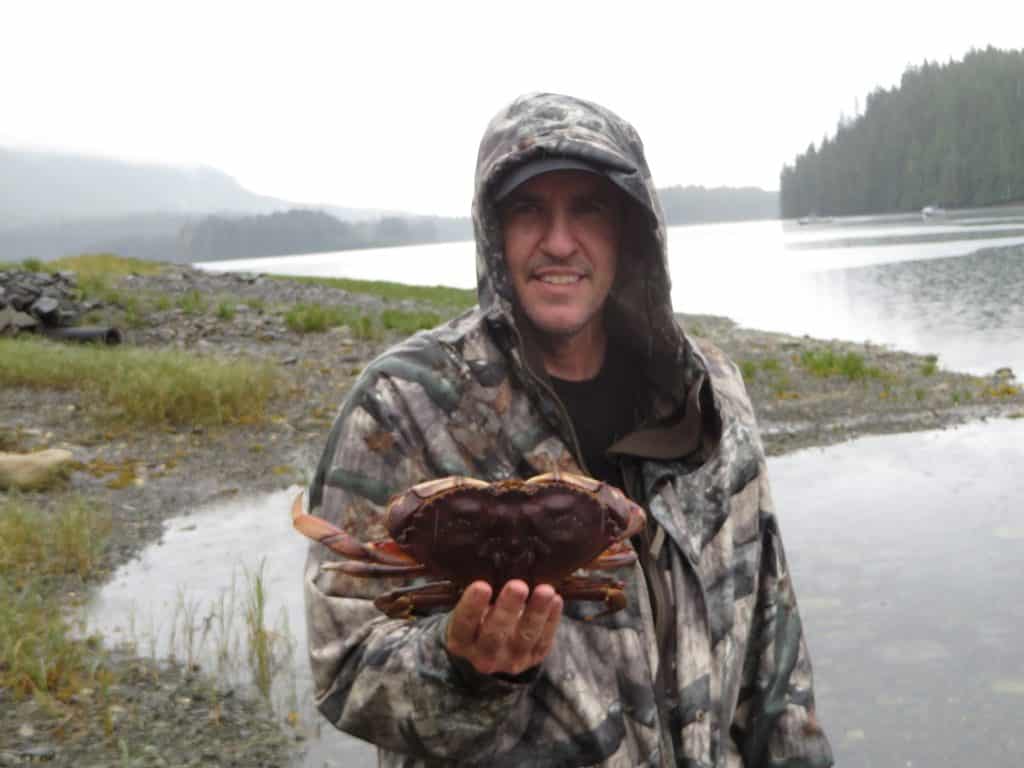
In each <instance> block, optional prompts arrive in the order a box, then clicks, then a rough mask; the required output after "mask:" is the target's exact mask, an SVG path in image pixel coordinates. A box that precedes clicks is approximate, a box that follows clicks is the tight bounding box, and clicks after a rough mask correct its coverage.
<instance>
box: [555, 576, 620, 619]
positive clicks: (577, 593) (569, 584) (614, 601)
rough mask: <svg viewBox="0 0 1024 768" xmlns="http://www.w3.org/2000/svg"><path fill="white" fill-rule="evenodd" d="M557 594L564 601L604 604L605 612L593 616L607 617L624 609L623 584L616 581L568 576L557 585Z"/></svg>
mask: <svg viewBox="0 0 1024 768" xmlns="http://www.w3.org/2000/svg"><path fill="white" fill-rule="evenodd" d="M558 593H559V594H560V595H561V596H562V598H563V599H564V600H593V601H599V602H602V603H604V605H605V610H604V611H602V612H601V613H599V614H597V616H593V617H592V618H595V619H596V618H598V617H600V616H607V615H608V614H610V613H615V612H616V611H621V610H622V609H623V608H625V607H626V593H625V592H624V591H623V584H622V582H621V581H617V580H616V579H591V578H586V577H582V576H570V577H569V578H567V579H566V580H565V581H563V582H562V583H561V584H559V585H558Z"/></svg>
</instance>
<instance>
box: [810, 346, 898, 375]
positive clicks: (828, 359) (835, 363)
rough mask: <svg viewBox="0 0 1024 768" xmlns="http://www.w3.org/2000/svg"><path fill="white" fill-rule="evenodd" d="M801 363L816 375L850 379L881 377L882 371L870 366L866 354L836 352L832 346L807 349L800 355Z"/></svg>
mask: <svg viewBox="0 0 1024 768" xmlns="http://www.w3.org/2000/svg"><path fill="white" fill-rule="evenodd" d="M800 365H801V366H802V367H803V368H804V369H805V370H806V371H808V372H809V373H811V374H812V375H814V376H821V377H823V378H824V377H829V376H845V377H846V378H847V379H849V380H850V381H857V380H861V379H867V378H881V377H882V371H881V370H880V369H879V368H875V367H874V366H869V365H867V363H866V362H865V361H864V356H863V355H859V354H857V353H856V352H847V353H846V354H844V355H843V354H836V352H835V351H834V350H833V349H832V348H831V347H829V348H827V349H817V350H806V351H805V352H803V353H801V355H800Z"/></svg>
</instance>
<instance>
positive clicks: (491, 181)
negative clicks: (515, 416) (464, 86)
mask: <svg viewBox="0 0 1024 768" xmlns="http://www.w3.org/2000/svg"><path fill="white" fill-rule="evenodd" d="M547 157H564V158H569V159H573V160H578V161H580V162H582V163H585V164H587V165H589V166H596V167H599V168H601V169H602V170H603V172H604V174H605V176H607V177H608V179H610V180H611V181H612V182H613V183H615V184H616V185H617V186H618V187H619V188H620V189H621V190H623V191H624V192H625V193H626V197H627V200H628V201H629V203H630V206H629V207H630V212H629V215H628V216H627V222H628V223H627V231H626V236H625V237H624V246H623V251H622V252H621V253H620V254H619V266H618V270H617V276H616V283H615V285H614V286H613V288H612V292H611V294H610V295H609V298H608V303H607V305H606V321H607V324H608V331H609V335H610V337H612V338H614V339H616V341H617V343H625V344H626V345H627V346H628V347H629V348H630V350H631V352H632V353H633V356H634V357H635V358H637V359H639V360H642V363H643V376H644V378H645V379H646V381H645V382H643V383H644V384H646V386H647V387H648V388H649V390H650V391H651V393H652V395H653V402H652V411H651V413H648V414H644V417H643V418H644V421H647V422H650V421H653V422H664V420H666V419H669V420H671V419H673V418H676V419H678V418H680V417H681V415H682V414H683V412H684V410H685V411H689V413H688V415H689V416H690V418H691V419H692V418H693V417H694V415H695V413H694V412H695V411H699V404H698V402H697V400H696V398H697V397H698V395H699V389H700V386H701V383H702V382H703V381H704V372H705V365H704V363H703V360H702V359H701V358H700V355H699V353H698V352H697V351H696V348H695V346H694V345H693V344H691V343H690V341H689V340H688V339H687V337H686V335H685V334H684V333H683V331H682V329H681V328H680V327H679V325H678V323H677V322H676V320H675V317H674V313H673V309H672V300H671V290H670V289H671V283H670V278H669V271H668V253H667V248H666V237H665V224H664V216H663V213H662V209H661V203H660V202H659V200H658V195H657V192H656V190H655V186H654V182H653V180H652V178H651V173H650V170H649V169H648V167H647V161H646V159H645V158H644V149H643V143H642V142H641V140H640V136H639V134H638V133H637V132H636V130H635V129H634V128H633V126H631V125H630V124H629V123H628V122H626V121H625V120H623V119H622V118H620V117H619V116H617V115H616V114H614V113H613V112H611V111H610V110H608V109H606V108H604V107H602V106H600V105H598V104H594V103H592V102H588V101H584V100H582V99H577V98H573V97H571V96H563V95H559V94H553V93H533V94H527V95H524V96H521V97H519V98H517V99H516V100H515V101H513V102H512V103H511V104H509V105H508V106H507V107H505V108H504V109H502V110H501V111H500V112H499V113H498V114H497V115H495V117H494V118H493V119H492V120H491V122H490V123H489V124H488V126H487V130H486V131H485V133H484V136H483V139H482V140H481V142H480V150H479V153H478V155H477V166H476V187H475V194H474V198H473V227H474V231H475V235H476V261H477V295H478V299H479V302H480V307H481V309H482V310H483V312H484V313H485V315H486V316H487V318H488V320H489V321H490V322H491V323H492V324H494V325H495V326H496V327H498V328H512V329H514V333H512V334H511V337H512V338H515V339H519V340H521V339H523V337H524V335H525V334H524V333H523V331H524V330H525V329H523V328H517V327H516V326H517V322H519V321H518V320H517V313H516V310H515V296H514V291H513V287H512V284H511V279H510V277H509V274H508V270H507V268H506V265H505V255H504V248H503V239H502V231H501V222H500V219H499V216H498V209H497V206H496V205H495V203H494V200H493V197H494V192H495V190H496V188H497V187H498V186H499V184H500V181H501V179H502V178H504V177H505V176H506V174H508V173H510V172H511V171H513V170H515V169H516V168H519V167H521V166H522V165H524V164H526V163H530V162H533V161H535V160H540V159H543V158H547ZM524 353H525V356H526V358H527V359H528V360H529V359H531V358H532V356H531V350H530V349H525V350H524ZM532 359H536V358H532ZM530 367H531V368H532V369H533V368H537V366H536V365H532V364H531V366H530ZM533 373H534V374H536V375H540V376H543V375H544V374H543V371H542V370H534V371H533ZM640 383H641V382H638V384H640ZM688 401H689V402H691V404H692V406H693V407H691V408H685V405H686V403H687V402H688ZM693 428H694V425H691V431H692V429H693ZM670 442H673V441H670ZM666 450H668V449H666ZM631 452H632V451H631ZM675 452H676V451H674V450H668V453H675Z"/></svg>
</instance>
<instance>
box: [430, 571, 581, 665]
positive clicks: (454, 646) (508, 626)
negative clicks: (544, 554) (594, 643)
mask: <svg viewBox="0 0 1024 768" xmlns="http://www.w3.org/2000/svg"><path fill="white" fill-rule="evenodd" d="M491 592H492V590H491V585H490V584H488V583H487V582H486V581H474V582H473V583H472V584H470V585H469V586H468V587H467V588H466V590H465V591H464V592H463V593H462V597H461V598H460V599H459V602H458V604H457V605H456V606H455V608H453V609H452V615H451V617H450V618H449V621H448V636H447V637H446V638H445V645H446V646H447V647H448V652H449V653H451V654H453V655H455V656H460V657H461V658H464V659H466V660H467V661H469V663H470V664H472V665H473V668H474V669H476V671H477V672H480V673H481V674H485V675H493V674H496V673H502V674H506V675H518V674H520V673H522V672H525V671H526V670H528V669H530V668H531V667H535V666H537V665H538V664H540V663H541V662H542V661H543V660H544V657H545V656H547V655H548V652H549V651H550V650H551V647H552V646H553V645H554V643H555V630H556V629H558V622H559V620H560V619H561V618H562V598H561V596H560V595H559V594H558V593H557V592H555V590H554V587H552V586H551V585H550V584H540V585H538V586H537V587H536V588H535V589H534V590H533V594H530V588H529V587H528V586H527V584H526V582H524V581H520V580H518V579H514V580H512V581H510V582H508V583H507V584H505V587H504V588H503V589H502V590H501V594H499V595H498V599H497V600H496V601H495V602H494V605H491ZM527 598H529V600H527Z"/></svg>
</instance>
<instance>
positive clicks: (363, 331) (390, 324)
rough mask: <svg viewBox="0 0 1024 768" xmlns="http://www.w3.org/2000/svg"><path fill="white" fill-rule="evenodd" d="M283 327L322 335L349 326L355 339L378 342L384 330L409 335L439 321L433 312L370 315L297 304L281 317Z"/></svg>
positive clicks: (338, 307) (396, 311)
mask: <svg viewBox="0 0 1024 768" xmlns="http://www.w3.org/2000/svg"><path fill="white" fill-rule="evenodd" d="M284 320H285V324H286V325H287V326H288V328H289V329H290V330H292V331H296V332H298V333H321V332H323V331H326V330H327V329H329V328H338V327H340V326H343V325H345V326H348V327H349V328H350V329H352V334H353V335H354V336H355V337H356V338H358V339H368V340H374V339H379V338H380V337H381V336H382V334H383V332H384V331H393V332H397V333H401V334H411V333H415V332H416V331H420V330H424V329H427V328H433V327H434V326H435V325H438V324H439V323H440V322H441V315H439V314H438V313H436V312H428V311H415V310H404V309H385V310H383V311H382V312H381V313H380V314H379V315H376V316H375V315H372V314H369V313H366V312H362V311H360V310H358V309H355V308H353V307H349V306H342V305H324V304H317V303H313V304H305V303H301V304H296V305H295V306H293V307H292V308H291V309H289V310H288V311H287V312H286V313H285V316H284Z"/></svg>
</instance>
